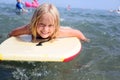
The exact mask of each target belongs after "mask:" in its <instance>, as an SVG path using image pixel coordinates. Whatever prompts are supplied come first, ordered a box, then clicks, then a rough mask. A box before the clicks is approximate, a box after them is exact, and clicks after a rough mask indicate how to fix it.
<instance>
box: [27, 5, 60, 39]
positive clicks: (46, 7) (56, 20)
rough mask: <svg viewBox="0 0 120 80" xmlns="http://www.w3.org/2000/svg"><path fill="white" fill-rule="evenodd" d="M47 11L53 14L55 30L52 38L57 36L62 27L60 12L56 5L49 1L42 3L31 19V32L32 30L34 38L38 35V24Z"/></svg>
mask: <svg viewBox="0 0 120 80" xmlns="http://www.w3.org/2000/svg"><path fill="white" fill-rule="evenodd" d="M45 13H50V14H51V15H52V16H53V19H54V26H55V32H54V33H53V34H52V35H51V37H50V39H54V38H56V35H57V32H58V30H59V27H60V21H59V19H60V18H59V12H58V10H57V8H56V7H55V6H54V5H52V4H49V3H44V4H41V5H40V6H39V7H38V8H37V9H36V10H35V12H34V14H33V17H32V19H31V22H30V25H29V26H30V29H31V32H32V36H33V39H36V37H37V26H38V23H39V21H40V19H41V18H42V16H43V15H44V14H45Z"/></svg>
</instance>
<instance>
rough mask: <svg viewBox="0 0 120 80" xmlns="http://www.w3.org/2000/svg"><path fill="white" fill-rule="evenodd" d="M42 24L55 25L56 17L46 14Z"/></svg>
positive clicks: (43, 16) (41, 19)
mask: <svg viewBox="0 0 120 80" xmlns="http://www.w3.org/2000/svg"><path fill="white" fill-rule="evenodd" d="M40 22H44V23H50V24H54V17H53V16H52V15H51V14H50V13H45V14H43V15H42V16H41V18H40Z"/></svg>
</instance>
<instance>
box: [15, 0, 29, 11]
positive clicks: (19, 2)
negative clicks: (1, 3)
mask: <svg viewBox="0 0 120 80" xmlns="http://www.w3.org/2000/svg"><path fill="white" fill-rule="evenodd" d="M16 1H17V3H16V10H17V11H19V12H27V10H26V9H24V7H23V2H22V0H16Z"/></svg>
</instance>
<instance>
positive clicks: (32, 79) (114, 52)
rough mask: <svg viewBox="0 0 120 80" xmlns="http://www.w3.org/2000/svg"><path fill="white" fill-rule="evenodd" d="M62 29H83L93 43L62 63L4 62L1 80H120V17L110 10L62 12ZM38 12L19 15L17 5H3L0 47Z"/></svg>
mask: <svg viewBox="0 0 120 80" xmlns="http://www.w3.org/2000/svg"><path fill="white" fill-rule="evenodd" d="M58 9H59V12H60V17H61V25H62V26H70V27H72V28H75V29H79V30H80V31H82V32H83V34H84V35H85V36H86V37H88V38H89V39H90V42H89V43H83V42H82V51H81V53H80V55H78V56H77V57H76V58H75V59H74V60H72V61H70V62H67V63H59V62H20V61H18V62H14V61H1V62H0V80H119V79H120V14H117V13H111V12H109V11H107V10H90V9H76V8H74V9H71V10H70V11H67V10H66V9H65V8H58ZM33 11H34V9H29V13H25V14H20V15H18V14H16V13H15V5H14V4H1V5H0V43H2V42H3V41H4V40H5V39H7V37H8V33H9V32H10V31H11V30H12V29H14V28H16V27H18V26H22V25H25V24H27V23H29V21H30V19H31V17H32V14H33Z"/></svg>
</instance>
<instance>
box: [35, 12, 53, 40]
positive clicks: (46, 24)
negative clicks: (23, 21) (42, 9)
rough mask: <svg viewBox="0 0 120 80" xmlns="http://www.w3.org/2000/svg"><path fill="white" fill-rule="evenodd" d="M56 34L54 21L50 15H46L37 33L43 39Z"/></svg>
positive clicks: (41, 20)
mask: <svg viewBox="0 0 120 80" xmlns="http://www.w3.org/2000/svg"><path fill="white" fill-rule="evenodd" d="M54 32H55V26H54V19H53V17H52V15H51V14H50V13H45V14H44V15H43V16H42V18H41V19H40V22H39V24H38V26H37V33H38V35H40V36H41V37H42V38H48V37H50V36H51V35H52V34H53V33H54Z"/></svg>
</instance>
